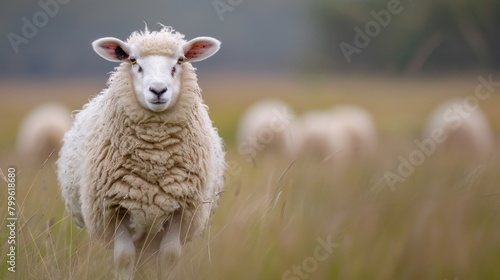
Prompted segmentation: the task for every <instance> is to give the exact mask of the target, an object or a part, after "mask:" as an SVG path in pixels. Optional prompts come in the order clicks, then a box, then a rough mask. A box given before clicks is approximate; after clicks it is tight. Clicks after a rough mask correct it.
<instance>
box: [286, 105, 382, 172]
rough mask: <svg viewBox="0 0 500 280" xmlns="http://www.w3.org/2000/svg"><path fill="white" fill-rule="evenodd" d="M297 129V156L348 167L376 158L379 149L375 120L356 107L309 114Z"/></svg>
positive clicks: (301, 120)
mask: <svg viewBox="0 0 500 280" xmlns="http://www.w3.org/2000/svg"><path fill="white" fill-rule="evenodd" d="M295 127H296V129H294V131H295V132H296V133H295V138H296V142H297V143H298V144H297V149H296V152H295V153H296V155H297V156H306V157H315V158H318V157H320V158H321V159H322V160H324V161H328V160H330V159H332V160H333V161H335V162H337V163H347V162H349V161H352V160H354V159H356V158H358V159H367V158H371V157H373V155H374V153H375V149H376V146H377V136H376V130H375V125H374V122H373V118H372V117H371V115H370V114H369V113H368V112H367V111H366V110H364V109H362V108H360V107H357V106H353V105H342V106H338V107H334V108H332V109H329V110H324V111H319V110H313V111H309V112H306V113H304V114H303V115H302V117H301V118H300V119H299V120H298V121H297V122H296V123H295Z"/></svg>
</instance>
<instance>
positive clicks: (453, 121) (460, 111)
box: [424, 99, 494, 163]
mask: <svg viewBox="0 0 500 280" xmlns="http://www.w3.org/2000/svg"><path fill="white" fill-rule="evenodd" d="M476 105H478V104H476ZM424 136H425V137H426V138H427V139H432V140H433V141H432V148H433V150H434V145H435V146H436V150H438V151H440V153H447V154H449V155H453V156H454V157H455V158H456V159H460V160H465V161H470V162H473V163H477V162H481V161H484V160H487V159H488V158H489V156H490V155H491V152H492V151H493V148H494V137H493V133H492V131H491V127H490V124H489V122H488V119H487V117H486V116H485V115H484V113H483V112H482V111H481V109H480V108H479V107H477V106H476V107H474V106H472V107H470V104H467V102H466V100H459V99H452V100H448V101H446V102H445V103H443V104H442V105H441V106H439V107H438V108H436V109H435V110H434V111H433V112H432V114H431V115H430V117H429V119H428V121H427V124H426V127H425V129H424Z"/></svg>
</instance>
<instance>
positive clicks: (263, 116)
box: [237, 100, 294, 161]
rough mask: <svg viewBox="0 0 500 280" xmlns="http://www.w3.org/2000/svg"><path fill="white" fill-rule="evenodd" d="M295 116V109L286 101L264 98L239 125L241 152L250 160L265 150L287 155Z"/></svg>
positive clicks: (238, 138)
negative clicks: (291, 126) (291, 125)
mask: <svg viewBox="0 0 500 280" xmlns="http://www.w3.org/2000/svg"><path fill="white" fill-rule="evenodd" d="M293 118H294V115H293V111H292V109H291V108H290V107H289V106H288V105H287V104H286V103H284V102H283V101H279V100H263V101H260V102H257V103H256V104H254V105H252V106H251V107H250V108H248V109H247V111H246V112H245V114H244V115H243V116H242V118H241V120H240V123H239V126H238V131H237V143H238V152H239V153H240V155H242V156H245V157H246V158H247V159H248V160H249V161H251V160H254V159H255V158H256V157H257V155H258V154H259V153H260V152H263V151H264V150H268V151H277V152H278V153H281V154H282V155H285V154H286V153H288V151H289V150H290V149H291V146H292V144H293V143H292V142H291V136H290V122H291V120H293Z"/></svg>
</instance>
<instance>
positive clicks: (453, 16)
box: [309, 0, 500, 73]
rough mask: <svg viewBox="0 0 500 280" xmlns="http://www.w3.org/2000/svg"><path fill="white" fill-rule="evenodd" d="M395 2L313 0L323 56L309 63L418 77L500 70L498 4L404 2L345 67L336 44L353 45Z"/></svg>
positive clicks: (493, 0) (482, 0) (484, 0)
mask: <svg viewBox="0 0 500 280" xmlns="http://www.w3.org/2000/svg"><path fill="white" fill-rule="evenodd" d="M391 1H394V0H335V1H332V0H315V1H313V2H310V5H309V12H310V15H311V18H312V19H313V21H314V22H315V23H316V26H317V27H318V29H319V30H320V34H321V36H318V40H320V41H321V44H320V46H321V51H320V52H319V54H320V55H319V56H318V57H316V59H314V60H313V61H314V62H315V63H318V62H324V63H323V67H324V68H326V69H332V68H335V69H336V70H342V69H344V70H346V71H349V70H359V69H367V70H371V71H375V70H376V71H386V72H407V73H422V72H434V71H452V72H456V71H463V70H474V69H496V70H498V69H500V33H499V31H500V1H498V0H438V1H436V0H413V1H411V0H402V1H396V2H400V6H401V8H402V11H401V12H400V13H399V14H392V18H391V21H390V23H389V24H388V25H387V27H385V28H384V27H382V28H381V31H380V33H379V35H378V36H374V37H373V38H372V39H371V42H370V44H369V46H367V47H366V48H364V49H362V51H361V52H360V53H359V54H354V55H352V56H351V58H352V61H351V63H347V62H346V60H345V58H344V55H343V53H342V52H341V51H340V48H339V44H340V43H341V42H346V43H348V44H351V45H352V44H353V40H354V36H355V32H354V27H355V26H358V27H359V28H360V29H362V30H364V29H365V26H366V24H367V23H368V22H370V21H372V20H374V17H373V15H372V14H371V13H370V12H371V11H375V12H379V11H380V10H387V9H388V8H387V6H388V4H389V2H391Z"/></svg>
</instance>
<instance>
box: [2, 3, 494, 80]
mask: <svg viewBox="0 0 500 280" xmlns="http://www.w3.org/2000/svg"><path fill="white" fill-rule="evenodd" d="M66 2H67V3H66ZM390 2H391V1H387V0H355V1H341V0H333V1H327V0H311V1H307V2H304V1H298V0H291V1H285V0H275V1H245V0H237V1H236V0H235V1H227V0H220V1H215V0H212V1H192V0H187V1H178V2H167V1H160V0H156V1H155V0H153V1H147V2H138V1H132V0H125V1H121V2H116V1H105V2H102V1H97V0H90V1H85V2H84V1H75V0H65V1H61V3H64V4H59V2H56V1H49V0H44V1H13V0H6V1H3V2H2V4H1V5H2V9H1V11H0V16H1V21H2V24H1V27H0V32H1V34H2V35H3V37H2V38H4V39H3V40H1V42H0V59H1V61H2V64H1V66H0V74H1V75H2V77H4V78H20V77H23V76H34V77H47V78H51V79H61V78H72V77H77V78H81V77H82V76H89V77H102V74H103V73H106V72H107V71H108V70H109V67H110V65H109V64H108V63H105V62H104V61H102V60H100V59H98V58H97V57H96V56H95V54H94V53H93V51H92V49H91V47H90V43H91V42H92V41H93V40H95V39H97V38H100V37H104V36H114V37H118V38H122V39H126V38H127V37H128V35H130V33H131V32H132V31H134V30H138V29H142V28H144V24H145V23H146V24H147V25H148V26H149V27H150V28H151V29H154V28H157V27H158V25H157V23H158V22H160V23H163V24H165V25H171V26H173V27H174V28H176V29H178V30H179V31H181V32H183V33H184V34H186V36H187V37H188V38H191V37H196V36H200V35H209V36H213V37H216V38H219V39H220V40H221V41H222V42H223V48H222V51H221V52H220V53H219V54H218V56H217V60H210V61H207V62H206V63H204V64H206V65H207V67H211V66H217V67H214V68H212V69H211V71H210V72H213V71H216V72H223V73H224V72H230V71H231V72H233V71H237V72H249V73H262V72H271V73H300V74H310V73H314V74H316V73H318V72H325V71H327V72H347V73H359V71H363V72H374V73H389V74H402V73H411V74H428V73H436V72H437V73H443V72H444V73H447V72H454V73H463V72H470V71H472V70H481V69H488V70H496V69H498V68H499V67H500V51H499V50H500V39H499V37H498V36H496V34H497V33H496V32H497V28H498V26H500V19H499V18H500V17H499V13H500V3H499V2H498V1H494V0H480V1H465V0H464V1H451V0H448V1H446V0H440V1H431V0H419V1H415V2H413V1H402V2H399V1H394V2H397V3H399V5H398V9H397V10H399V11H400V12H399V13H398V14H392V16H391V18H390V19H389V21H387V25H386V27H381V30H380V31H379V32H377V33H378V34H377V35H376V36H375V37H373V38H371V40H370V41H371V42H370V43H369V46H366V47H365V48H363V50H362V52H361V53H359V54H355V55H353V56H352V62H351V63H347V62H346V59H345V57H344V55H343V53H342V51H341V49H340V47H339V45H340V44H341V43H342V42H345V43H348V44H350V45H353V46H355V45H354V37H355V31H354V27H356V26H358V27H360V28H361V29H362V30H364V28H365V25H366V24H367V23H369V22H370V21H372V20H374V17H373V15H372V14H371V13H370V12H371V11H374V12H379V11H381V10H387V7H388V3H390ZM40 3H48V4H40ZM53 3H56V5H57V7H56V8H54V7H53ZM43 7H47V9H48V10H50V11H54V12H53V13H51V14H49V16H48V19H47V20H45V19H44V16H41V15H40V14H37V12H39V11H44V9H43ZM46 14H47V13H46ZM23 18H26V19H27V20H28V21H29V22H31V23H32V24H34V23H39V25H40V26H37V25H35V28H36V29H38V30H37V31H36V32H32V33H34V34H33V37H32V38H27V37H26V36H23V26H25V25H26V21H24V20H23ZM34 18H35V19H34ZM34 21H36V22H34ZM374 30H375V29H374ZM28 31H29V30H28ZM11 32H12V33H15V34H17V35H19V36H22V37H25V41H23V42H21V43H16V44H15V45H16V47H13V44H12V43H11V41H12V40H11V39H10V38H8V34H9V33H11ZM15 41H16V42H17V40H15Z"/></svg>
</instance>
